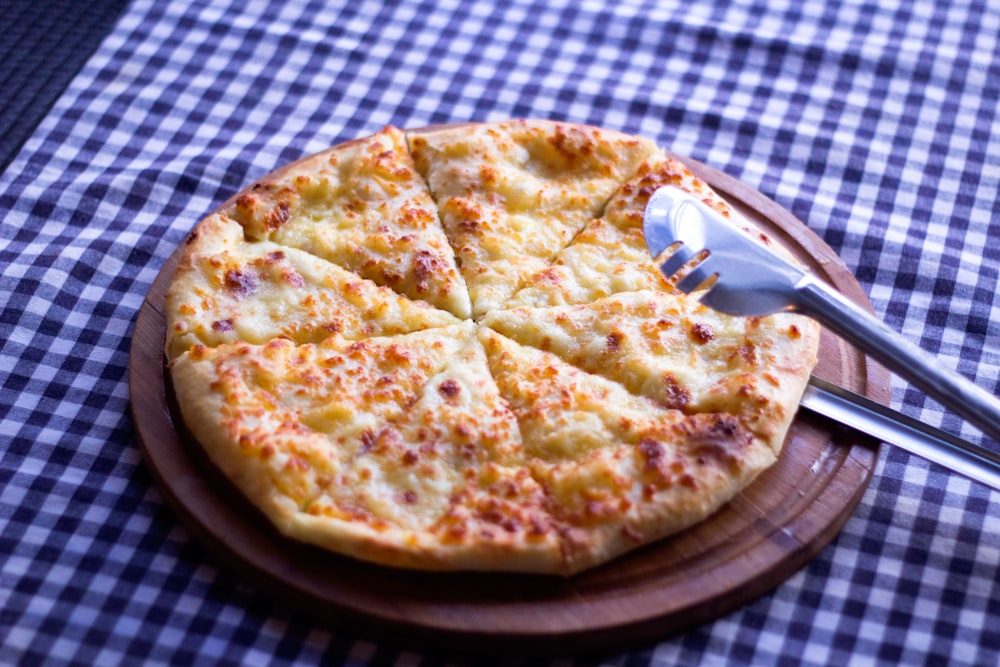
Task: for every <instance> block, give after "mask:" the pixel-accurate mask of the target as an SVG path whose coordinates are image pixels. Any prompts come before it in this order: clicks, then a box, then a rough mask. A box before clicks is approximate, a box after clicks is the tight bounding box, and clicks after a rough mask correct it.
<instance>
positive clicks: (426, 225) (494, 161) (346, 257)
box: [164, 121, 819, 575]
mask: <svg viewBox="0 0 1000 667" xmlns="http://www.w3.org/2000/svg"><path fill="white" fill-rule="evenodd" d="M659 187H680V188H683V189H685V190H687V191H689V192H692V193H696V194H697V195H698V196H700V197H701V198H702V199H704V200H705V201H707V202H709V203H710V204H711V205H713V206H715V207H717V208H718V209H719V210H720V211H722V212H723V213H724V215H726V216H728V217H731V218H733V219H734V220H738V218H739V216H738V215H737V214H736V213H735V212H734V211H732V210H731V209H730V208H729V206H728V205H727V204H726V202H725V201H724V200H722V199H721V198H720V197H719V196H718V195H716V194H715V193H714V192H712V190H711V189H710V188H709V187H708V186H707V185H705V184H704V183H703V182H701V181H700V180H698V179H697V178H695V177H694V176H693V175H692V174H691V173H690V172H689V171H688V170H687V169H686V168H685V167H684V166H683V165H682V164H681V163H680V162H679V161H678V160H676V159H675V158H673V157H671V156H669V155H668V154H666V153H665V152H664V151H662V150H661V149H658V148H657V147H656V146H655V145H654V144H653V143H651V142H649V141H648V140H645V139H641V138H638V137H631V136H628V135H623V134H620V133H617V132H612V131H608V130H603V129H599V128H594V127H586V126H578V125H571V124H566V123H557V122H547V121H507V122H501V123H484V124H467V125H456V126H448V127H444V128H438V129H433V130H421V131H415V132H403V131H400V130H397V129H395V128H387V129H385V130H383V131H382V132H379V133H378V134H376V135H373V136H372V137H369V138H366V139H361V140H358V141H353V142H349V143H347V144H344V145H342V146H338V147H335V148H332V149H330V150H328V151H325V152H323V153H320V154H318V155H316V156H312V157H309V158H306V159H304V160H302V161H300V162H297V163H294V164H292V165H290V166H288V167H285V168H283V169H280V170H278V171H276V172H274V173H273V174H271V175H269V176H268V177H266V178H264V179H262V180H261V181H260V182H258V183H256V184H254V185H253V186H251V187H249V188H247V189H246V190H245V191H243V192H242V193H240V194H239V195H238V196H236V197H234V198H233V199H232V200H231V201H230V202H228V203H227V204H225V205H223V207H222V208H221V209H220V210H218V211H217V212H215V213H213V214H211V215H210V216H208V217H207V218H206V219H205V220H204V221H202V222H201V223H200V224H199V225H198V226H197V227H196V228H195V230H194V232H192V235H191V236H190V237H189V239H188V241H187V243H186V245H185V247H184V249H183V252H182V256H181V258H180V261H179V263H178V266H177V269H176V272H175V274H174V278H173V281H172V283H171V284H170V287H169V289H168V292H167V301H166V315H167V332H166V340H165V347H164V350H165V354H166V358H167V363H168V367H169V370H170V379H171V383H172V386H173V390H174V392H175V395H176V397H177V404H178V406H179V409H180V416H181V418H182V419H183V421H184V423H185V425H186V426H187V428H188V430H189V431H190V432H191V433H192V434H193V436H194V437H195V439H196V440H197V442H198V443H199V444H200V446H202V447H203V448H204V449H205V451H206V452H207V454H208V456H209V458H210V459H211V461H212V462H213V463H214V464H215V466H217V467H218V468H219V469H220V470H221V471H222V472H223V473H224V474H225V475H226V476H227V477H228V478H229V479H230V480H231V481H232V482H233V484H234V485H235V487H236V488H237V489H239V491H240V492H242V493H243V494H244V495H245V496H246V497H247V498H248V499H249V500H250V501H251V502H252V503H253V504H254V505H255V506H256V507H257V508H259V510H260V511H261V512H262V513H263V514H264V515H265V516H266V517H267V518H268V519H269V520H270V521H271V522H272V523H273V524H274V526H275V527H276V528H277V529H278V530H279V531H280V532H281V533H282V534H284V535H286V536H288V537H290V538H294V539H297V540H301V541H304V542H308V543H311V544H314V545H318V546H320V547H323V548H325V549H328V550H330V551H333V552H336V553H339V554H343V555H345V556H350V557H354V558H358V559H362V560H366V561H370V562H374V563H379V564H382V565H386V566H394V567H404V568H414V569H424V570H488V571H516V572H532V573H548V574H560V575H571V574H574V573H577V572H580V571H582V570H585V569H588V568H591V567H594V566H597V565H600V564H602V563H605V562H607V561H609V560H611V559H613V558H615V557H618V556H620V555H621V554H624V553H626V552H628V551H630V550H633V549H635V548H637V547H639V546H641V545H644V544H649V543H651V542H654V541H656V540H660V539H663V538H665V537H667V536H669V535H671V534H673V533H676V532H677V531H680V530H683V529H685V528H687V527H689V526H691V525H693V524H695V523H697V522H699V521H702V520H704V519H706V518H707V517H709V516H711V514H712V513H713V512H715V511H717V510H718V509H719V508H720V507H721V506H722V505H724V504H725V503H726V502H728V501H729V500H731V499H732V498H733V497H734V496H735V495H736V494H738V493H739V492H740V491H741V490H742V489H744V488H745V487H746V486H747V485H748V484H750V483H751V482H752V481H753V480H754V479H755V478H756V477H757V475H759V473H760V472H761V471H762V470H764V469H766V468H767V467H768V466H769V465H771V464H773V463H774V461H775V460H776V459H777V457H778V456H780V454H781V449H782V444H783V441H784V439H785V435H786V432H787V430H788V428H789V426H790V424H791V422H792V419H793V418H794V415H795V412H796V409H797V406H798V401H799V399H800V397H801V394H802V391H803V390H804V388H805V384H806V382H807V380H808V377H809V374H810V372H811V371H812V367H813V365H814V364H815V363H816V354H817V348H818V340H819V331H818V327H817V326H816V325H815V324H814V323H813V322H812V321H810V320H808V319H805V318H802V317H800V316H797V315H792V314H779V315H773V316H768V317H758V318H738V317H731V316H727V315H723V314H719V313H716V312H714V311H711V310H708V309H707V308H705V307H704V306H701V305H700V304H699V303H698V302H697V297H696V296H687V295H684V294H681V293H679V292H677V291H675V290H674V289H673V288H672V287H671V286H670V284H668V283H667V281H666V280H665V279H664V278H663V277H662V276H661V274H660V273H659V271H658V269H657V267H656V264H655V263H654V261H653V259H652V258H650V257H649V256H648V254H647V253H646V251H645V242H644V240H643V237H642V213H643V208H644V207H645V203H646V201H648V198H649V196H650V195H651V194H652V192H653V191H655V190H656V189H657V188H659ZM739 222H740V224H743V225H747V224H749V223H746V222H745V221H741V220H740V221H739Z"/></svg>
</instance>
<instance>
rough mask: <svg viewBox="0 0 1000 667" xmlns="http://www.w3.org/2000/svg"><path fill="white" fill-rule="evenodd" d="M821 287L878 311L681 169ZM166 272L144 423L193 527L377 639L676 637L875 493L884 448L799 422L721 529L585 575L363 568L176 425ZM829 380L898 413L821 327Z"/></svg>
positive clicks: (150, 321) (144, 371) (882, 387)
mask: <svg viewBox="0 0 1000 667" xmlns="http://www.w3.org/2000/svg"><path fill="white" fill-rule="evenodd" d="M680 159H681V160H682V161H683V162H685V163H686V164H687V165H688V166H689V167H690V169H691V170H692V171H693V172H695V173H696V174H697V175H698V176H700V177H701V178H703V179H704V180H706V181H707V182H708V183H710V184H711V185H712V186H713V187H714V188H715V189H716V190H717V191H718V192H719V193H720V194H721V195H723V196H724V197H725V198H726V199H727V200H728V201H730V203H732V204H733V205H734V206H735V207H736V208H737V209H738V210H740V211H741V212H742V213H743V214H744V215H746V216H747V217H748V218H749V219H751V220H753V221H755V222H756V223H757V224H759V225H760V226H761V227H762V228H763V229H764V230H765V231H767V232H768V233H769V234H770V235H771V236H772V237H773V238H775V239H776V240H778V241H780V242H781V243H783V244H784V245H785V246H786V247H787V248H788V249H789V250H791V251H792V252H793V254H795V255H796V256H797V257H798V258H799V259H800V260H801V261H802V262H803V263H804V264H806V265H807V266H808V267H810V268H811V270H812V271H813V272H814V273H815V274H817V275H818V276H819V277H821V278H823V279H825V280H826V281H827V282H828V283H830V284H831V285H832V286H833V287H834V288H836V289H837V290H839V291H840V292H841V293H843V294H844V295H845V296H847V297H848V298H849V299H851V300H852V301H854V302H856V303H858V304H860V305H862V306H863V307H865V308H866V309H868V310H870V309H871V307H870V305H869V303H868V301H867V299H866V297H865V295H864V292H863V291H862V289H861V287H860V286H859V285H858V283H857V281H856V280H855V279H854V277H853V276H852V275H851V273H850V271H848V269H847V268H846V267H845V266H844V264H843V263H842V262H841V260H840V259H839V258H838V257H837V256H836V255H835V254H834V252H833V251H832V250H831V249H830V248H829V247H828V246H826V245H825V244H824V243H823V241H822V240H821V239H820V238H819V237H817V236H816V235H815V234H813V233H812V232H811V231H809V230H808V229H807V228H806V227H805V226H804V225H803V224H802V223H801V222H799V221H798V220H797V219H795V217H794V216H792V215H791V214H790V213H789V212H787V211H786V210H784V209H782V208H781V207H780V206H778V205H777V204H776V203H774V202H773V201H771V200H769V199H768V198H766V197H765V196H763V195H762V194H760V193H759V192H757V191H755V190H753V189H752V188H749V187H747V186H746V185H744V184H742V183H740V182H739V181H737V180H735V179H733V178H731V177H729V176H727V175H725V174H723V173H722V172H720V171H718V170H716V169H713V168H711V167H709V166H706V165H703V164H700V163H698V162H695V161H692V160H689V159H687V158H683V157H682V158H680ZM179 254H180V248H178V250H177V252H175V253H174V255H173V256H172V257H171V258H170V259H169V260H168V261H167V263H166V264H165V265H164V267H163V269H162V271H161V272H160V274H159V276H158V277H157V279H156V281H155V282H154V284H153V286H152V288H151V289H150V291H149V294H148V295H147V298H146V301H145V303H144V304H143V306H142V308H141V310H140V312H139V317H138V320H137V322H136V326H135V332H134V335H133V340H132V347H131V352H130V364H129V385H130V396H131V409H132V416H133V419H134V422H135V425H136V429H137V433H138V438H139V443H140V446H141V448H142V451H143V453H144V455H145V459H146V462H147V464H148V466H149V468H150V470H151V471H152V473H153V475H154V478H155V480H156V482H157V484H158V486H159V488H160V489H161V491H162V492H163V493H164V495H165V497H166V499H167V501H168V503H169V504H170V506H171V507H172V508H173V510H174V511H175V512H176V514H177V516H178V517H179V518H180V520H181V522H182V523H183V524H184V525H185V526H186V527H187V528H188V529H189V530H190V531H191V532H192V533H193V534H194V535H195V536H196V537H197V538H198V539H199V540H201V541H202V542H203V543H204V544H205V545H206V546H207V547H208V548H209V549H210V550H211V552H212V553H213V554H214V556H215V557H216V558H217V559H218V565H220V566H222V567H226V568H231V569H232V570H233V571H235V572H237V573H238V574H239V576H241V577H242V578H244V579H245V580H247V581H248V582H249V583H251V584H252V585H254V586H257V587H258V588H259V589H260V590H262V591H265V592H267V593H268V594H269V595H271V596H273V597H275V598H276V599H279V600H281V601H282V602H284V603H287V604H290V605H293V606H294V608H296V609H298V610H301V611H304V612H305V613H308V614H310V615H312V616H313V617H315V618H317V619H319V620H321V621H323V622H326V623H328V624H330V627H331V628H332V629H335V630H338V631H341V632H346V633H350V634H352V635H357V636H360V637H363V638H367V639H371V640H375V641H379V642H389V643H395V644H400V645H403V646H407V647H413V648H438V649H443V650H448V651H452V652H455V651H458V652H469V653H479V654H481V653H487V654H513V655H528V654H539V653H544V654H567V653H580V652H583V651H591V650H598V649H608V648H624V647H626V646H636V645H638V644H641V643H645V642H652V641H656V640H662V639H664V638H667V637H669V636H670V635H671V634H674V633H677V632H680V631H683V630H685V629H688V628H690V627H692V626H695V625H698V624H701V623H704V622H706V621H709V620H712V619H714V618H717V617H718V616H720V615H722V614H725V613H727V612H729V611H731V610H733V609H736V608H738V607H739V606H741V605H743V604H745V603H747V602H748V601H750V600H752V599H754V598H755V597H757V596H760V595H761V594H763V593H765V592H767V591H769V590H771V589H772V588H774V587H775V586H777V585H778V584H780V583H781V582H782V581H784V580H785V579H786V578H788V577H789V576H791V575H792V574H794V573H795V572H796V571H797V570H798V569H800V568H801V567H802V566H803V565H805V564H806V563H807V562H809V560H811V559H812V558H813V557H814V556H815V555H816V554H817V553H818V552H819V551H820V550H821V549H822V548H823V547H824V546H825V545H826V544H827V543H828V542H829V541H830V540H831V539H833V537H834V536H836V534H837V533H838V532H839V530H840V529H841V527H842V526H843V524H844V522H845V521H846V520H847V519H848V517H849V516H850V514H851V512H852V511H853V510H854V508H855V507H856V505H857V503H858V501H859V500H860V499H861V496H862V494H863V493H864V492H865V489H866V488H867V486H868V482H869V480H870V478H871V475H872V472H873V470H874V468H875V465H876V463H877V461H878V443H877V442H874V441H872V440H870V439H868V438H865V437H863V436H860V435H857V434H855V433H853V432H851V431H849V430H846V429H843V428H841V427H839V426H838V425H836V424H833V423H832V422H830V421H828V420H825V419H824V418H821V417H813V416H811V415H809V414H800V415H799V417H798V418H797V419H796V421H795V422H794V424H793V426H792V428H791V429H790V432H789V435H788V439H787V440H786V443H785V448H784V452H783V453H782V456H781V458H780V459H779V461H778V462H777V463H776V464H775V465H774V466H773V467H772V468H770V469H768V470H767V471H766V472H765V473H763V474H762V475H761V476H760V477H759V478H758V479H757V480H756V481H755V482H754V483H753V484H752V485H750V486H749V487H748V488H747V489H745V490H744V491H743V493H741V494H740V495H739V496H737V497H736V498H735V499H734V500H733V501H732V502H731V503H729V504H728V505H726V506H725V507H724V508H723V509H722V510H720V511H719V512H718V513H717V514H715V515H714V516H713V517H711V518H710V519H709V520H708V521H706V522H704V523H702V524H700V525H697V526H695V527H693V528H691V529H689V530H687V531H685V532H683V533H680V534H679V535H676V536H674V537H671V538H667V539H665V540H663V541H661V542H658V543H656V544H652V545H649V546H646V547H644V548H642V549H639V550H637V551H635V552H632V553H630V554H627V555H626V556H624V557H621V558H619V559H617V560H615V561H613V562H611V563H608V564H606V565H603V566H601V567H598V568H596V569H593V570H590V571H587V572H584V573H581V574H579V575H577V576H574V577H571V578H566V579H563V578H554V577H545V576H535V575H513V574H480V573H429V572H411V571H404V570H394V569H389V568H384V567H380V566H376V565H370V564H367V563H362V562H358V561H354V560H351V559H349V558H346V557H342V556H338V555H336V554H332V553H328V552H325V551H322V550H320V549H318V548H315V547H311V546H308V545H304V544H299V543H296V542H293V541H291V540H288V539H287V538H284V537H282V536H281V535H279V534H278V533H277V531H276V530H274V529H273V528H272V527H271V525H270V524H269V523H268V521H267V520H266V519H265V518H264V517H263V515H261V514H260V513H259V512H258V511H257V510H256V509H255V508H253V507H252V506H250V505H249V503H247V502H246V501H245V500H244V499H243V497H242V496H241V495H240V494H239V492H238V491H236V490H235V488H234V487H232V486H231V485H230V484H229V482H228V481H227V480H226V479H224V478H222V476H221V474H220V473H219V472H218V471H217V470H216V469H215V468H214V467H213V466H212V465H211V464H210V463H209V462H208V460H207V458H206V457H205V456H204V454H203V453H202V451H201V449H200V447H199V445H198V444H197V442H195V441H194V440H193V438H192V437H191V436H190V434H188V433H187V431H186V430H185V428H184V425H183V423H182V422H181V421H180V420H179V418H178V416H177V415H178V413H177V412H176V409H175V408H176V406H175V405H174V404H173V396H172V393H171V388H170V386H169V377H168V376H166V374H165V372H164V370H165V369H164V363H165V360H164V357H163V343H164V335H165V326H166V323H165V317H164V295H165V292H166V288H167V285H168V283H169V281H170V278H171V275H172V273H173V269H174V266H175V264H176V261H177V258H178V256H179ZM815 374H816V375H817V376H819V377H821V378H823V379H825V380H829V381H831V382H834V383H837V384H839V385H841V386H843V387H846V388H848V389H851V390H853V391H856V392H858V393H861V394H865V395H867V396H868V397H870V398H872V399H874V400H876V401H878V402H880V403H883V404H886V403H887V402H888V397H889V376H888V373H887V372H886V371H885V370H884V369H882V368H881V367H879V366H877V365H875V364H873V363H871V362H869V361H868V360H867V359H866V357H865V356H864V355H862V354H861V353H859V352H858V351H856V350H855V349H853V348H851V347H849V346H847V345H846V344H845V343H843V342H842V341H840V340H839V339H837V338H835V337H834V336H832V335H831V334H829V333H828V332H825V331H824V332H823V337H822V340H821V349H820V361H819V365H818V366H817V368H816V371H815Z"/></svg>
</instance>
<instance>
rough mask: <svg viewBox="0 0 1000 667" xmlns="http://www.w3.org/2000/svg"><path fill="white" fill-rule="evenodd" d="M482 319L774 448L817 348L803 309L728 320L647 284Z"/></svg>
mask: <svg viewBox="0 0 1000 667" xmlns="http://www.w3.org/2000/svg"><path fill="white" fill-rule="evenodd" d="M483 323H484V324H485V325H487V326H489V327H491V328H493V329H495V330H496V331H498V332H500V333H502V334H504V335H505V336H509V337H510V338H513V339H514V340H516V341H518V342H520V343H522V344H524V345H528V346H531V347H535V348H537V349H540V350H545V351H549V352H552V353H553V354H555V355H557V356H558V357H560V358H561V359H563V360H564V361H566V362H568V363H570V364H572V365H574V366H576V367H578V368H581V369H583V370H586V371H588V372H592V373H596V374H598V375H602V376H604V377H606V378H609V379H611V380H613V381H615V382H618V383H620V384H622V385H623V386H624V387H625V388H627V389H628V390H629V391H630V392H632V393H633V394H636V395H639V396H645V397H647V398H650V399H652V400H654V401H657V402H659V403H660V404H662V405H664V406H667V407H670V408H676V409H678V410H682V411H684V412H685V413H688V414H694V413H704V412H724V413H727V414H730V415H735V416H737V417H739V418H740V419H741V420H742V421H743V422H744V423H746V424H748V425H749V426H750V428H751V429H752V430H753V432H754V433H755V434H756V435H757V436H759V437H760V438H762V439H763V440H765V441H766V442H768V443H769V444H770V446H771V447H772V448H773V449H774V451H779V450H780V448H781V445H782V443H783V441H784V435H785V431H786V430H787V428H788V426H789V425H790V423H791V421H792V418H793V417H794V414H795V410H796V407H797V406H798V402H799V400H800V398H801V395H802V392H803V391H804V389H805V384H806V382H807V381H808V378H809V374H810V373H811V372H812V369H813V366H814V365H815V363H816V358H817V350H818V345H819V327H818V326H817V325H816V323H815V322H813V321H812V320H810V319H808V318H805V317H802V316H798V315H792V314H785V313H782V314H777V315H770V316H768V317H759V318H744V317H732V316H728V315H724V314H722V313H718V312H716V311H714V310H711V309H709V308H706V307H705V306H702V305H700V304H699V303H698V302H697V300H696V299H694V298H691V297H688V296H683V295H674V294H667V293H664V292H653V291H647V292H628V293H622V294H616V295H612V296H610V297H606V298H604V299H600V300H598V301H595V302H593V303H590V304H581V305H574V306H556V307H552V308H516V309H511V310H506V311H494V312H492V313H489V314H488V315H487V316H486V317H485V318H484V319H483Z"/></svg>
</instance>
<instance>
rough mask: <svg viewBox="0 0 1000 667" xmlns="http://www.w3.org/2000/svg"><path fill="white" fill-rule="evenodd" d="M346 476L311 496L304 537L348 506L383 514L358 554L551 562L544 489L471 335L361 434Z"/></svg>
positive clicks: (438, 560)
mask: <svg viewBox="0 0 1000 667" xmlns="http://www.w3.org/2000/svg"><path fill="white" fill-rule="evenodd" d="M345 477H346V478H347V479H349V480H350V481H351V482H350V483H349V484H343V485H339V486H337V487H336V488H335V489H329V490H328V492H326V493H323V494H321V495H320V496H318V497H316V498H315V499H314V500H313V501H312V502H311V503H310V505H309V507H308V510H307V512H306V514H307V515H309V516H303V518H302V520H301V528H302V533H303V538H304V539H309V538H310V536H312V535H315V534H316V533H317V532H319V533H322V532H323V530H322V527H321V526H322V522H323V520H324V518H325V517H329V516H336V515H337V513H338V512H339V511H341V510H340V509H339V508H342V507H345V506H348V507H356V508H363V509H364V511H366V512H369V513H371V514H372V515H373V516H376V517H378V518H379V519H380V520H381V521H383V522H385V526H386V528H384V529H383V530H382V531H381V532H380V534H379V535H377V536H376V537H374V538H373V539H371V540H369V541H367V542H366V543H365V544H364V545H363V551H362V553H360V554H358V555H361V556H363V557H364V558H367V559H369V560H376V561H379V562H384V563H388V564H393V565H407V566H410V567H419V568H422V569H442V568H447V569H456V568H457V569H477V570H494V569H506V570H514V571H517V570H527V571H537V570H539V569H541V570H542V571H553V570H557V569H558V563H559V562H560V547H559V540H558V539H557V534H556V531H555V530H553V529H552V526H551V523H552V522H551V519H550V518H549V517H548V515H547V513H546V511H545V503H546V498H545V494H544V491H543V489H542V488H541V487H540V486H539V485H538V483H537V482H536V481H535V480H534V479H532V477H531V475H530V474H529V471H528V470H527V469H526V468H525V467H524V465H523V454H522V452H521V445H520V433H519V430H518V424H517V420H516V419H515V417H514V414H513V413H512V412H511V410H510V408H509V407H508V406H507V404H506V402H505V401H504V400H503V399H502V398H501V397H500V395H499V392H498V391H497V387H496V384H495V383H494V381H493V378H492V376H491V374H490V370H489V367H488V365H487V362H486V356H485V353H484V351H483V348H482V346H481V345H480V344H479V342H478V340H476V338H475V337H473V336H470V337H469V338H468V339H465V342H464V344H463V347H462V348H461V349H459V350H458V351H457V352H456V354H455V355H454V356H453V357H452V358H451V359H450V360H449V361H448V362H447V364H446V365H445V366H444V367H443V368H442V369H441V371H440V372H438V373H437V374H436V375H435V376H433V377H432V378H431V379H430V380H429V381H428V382H427V383H426V384H425V385H424V387H423V388H422V389H421V391H420V392H419V394H418V395H417V397H416V398H415V401H414V402H413V403H412V404H411V405H410V406H409V407H408V408H407V410H406V411H405V412H403V413H401V414H399V415H397V416H395V417H393V418H391V419H389V420H388V421H387V422H386V423H385V424H384V425H383V426H382V427H381V428H379V429H378V430H377V431H375V432H374V433H373V435H372V437H371V438H370V439H369V440H367V441H365V443H364V445H363V447H362V448H361V449H360V450H359V451H358V452H357V454H356V455H355V456H354V458H353V459H352V460H351V463H350V467H349V470H348V471H347V472H346V473H345ZM313 517H315V518H313ZM313 539H314V538H313Z"/></svg>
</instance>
